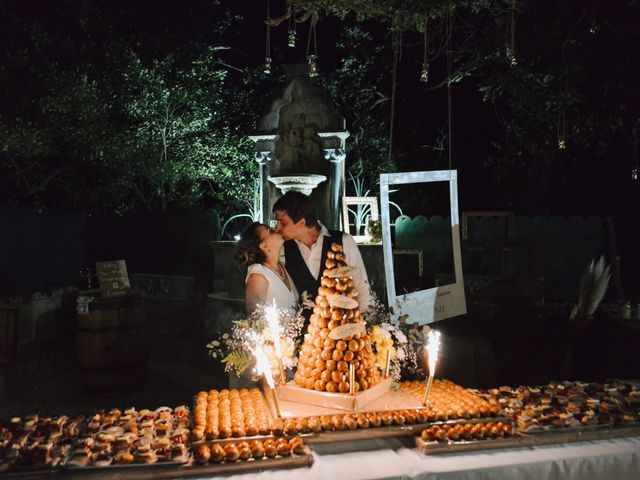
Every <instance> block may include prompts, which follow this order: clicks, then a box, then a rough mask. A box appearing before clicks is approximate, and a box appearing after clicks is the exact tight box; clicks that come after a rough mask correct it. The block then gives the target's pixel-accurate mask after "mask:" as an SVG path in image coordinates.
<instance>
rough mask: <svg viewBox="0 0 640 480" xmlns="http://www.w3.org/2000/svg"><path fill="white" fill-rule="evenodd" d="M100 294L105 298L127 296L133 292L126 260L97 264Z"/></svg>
mask: <svg viewBox="0 0 640 480" xmlns="http://www.w3.org/2000/svg"><path fill="white" fill-rule="evenodd" d="M96 270H97V271H98V281H99V282H100V293H101V294H102V296H103V297H116V296H118V295H125V294H127V293H129V291H130V290H131V284H130V283H129V275H128V274H127V263H126V262H125V261H124V260H114V261H112V262H96Z"/></svg>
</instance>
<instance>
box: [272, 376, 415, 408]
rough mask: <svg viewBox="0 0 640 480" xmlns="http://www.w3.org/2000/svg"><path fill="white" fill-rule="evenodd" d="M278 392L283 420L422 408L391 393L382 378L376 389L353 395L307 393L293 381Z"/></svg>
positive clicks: (396, 392)
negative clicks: (345, 413)
mask: <svg viewBox="0 0 640 480" xmlns="http://www.w3.org/2000/svg"><path fill="white" fill-rule="evenodd" d="M278 390H279V394H278V399H279V403H280V411H281V413H282V416H283V417H285V418H287V417H308V416H315V415H330V414H334V413H344V412H370V411H378V410H399V409H407V408H418V407H421V405H420V403H419V402H418V401H417V400H416V399H415V398H414V397H413V396H412V395H410V394H409V393H407V392H405V391H402V390H393V389H392V388H391V379H390V378H386V379H383V380H381V381H380V383H379V384H378V385H376V386H375V387H372V388H369V389H367V390H365V391H363V392H358V393H356V394H354V395H350V394H348V393H346V394H345V393H329V392H318V391H316V390H308V389H306V388H301V387H298V386H297V385H295V383H294V382H289V383H288V384H286V385H284V386H281V387H280V388H279V389H278ZM269 397H270V396H269V395H266V398H267V399H268V401H269V403H270V404H271V403H272V399H271V398H269ZM270 406H272V407H273V405H270Z"/></svg>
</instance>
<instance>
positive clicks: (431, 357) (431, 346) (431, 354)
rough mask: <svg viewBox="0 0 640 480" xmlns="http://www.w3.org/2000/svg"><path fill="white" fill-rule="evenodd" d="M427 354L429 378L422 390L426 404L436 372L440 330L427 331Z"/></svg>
mask: <svg viewBox="0 0 640 480" xmlns="http://www.w3.org/2000/svg"><path fill="white" fill-rule="evenodd" d="M425 348H426V350H427V354H428V358H427V363H428V366H429V379H428V380H427V388H426V389H425V391H424V400H423V401H422V403H423V404H424V405H426V404H427V400H428V399H429V394H430V393H431V387H432V386H433V377H434V375H435V372H436V362H437V361H438V353H439V352H440V332H436V331H435V330H431V331H429V335H428V336H427V345H426V346H425Z"/></svg>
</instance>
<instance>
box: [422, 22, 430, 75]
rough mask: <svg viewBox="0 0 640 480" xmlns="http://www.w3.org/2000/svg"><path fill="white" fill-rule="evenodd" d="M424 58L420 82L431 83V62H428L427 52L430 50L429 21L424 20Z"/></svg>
mask: <svg viewBox="0 0 640 480" xmlns="http://www.w3.org/2000/svg"><path fill="white" fill-rule="evenodd" d="M423 43H424V57H423V59H422V72H421V73H420V81H421V82H428V81H429V62H428V61H427V52H428V50H429V37H428V35H427V19H426V18H425V19H424V39H423Z"/></svg>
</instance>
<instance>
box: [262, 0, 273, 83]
mask: <svg viewBox="0 0 640 480" xmlns="http://www.w3.org/2000/svg"><path fill="white" fill-rule="evenodd" d="M265 23H266V24H267V39H266V42H265V54H264V64H263V65H262V72H263V73H265V74H267V75H269V74H270V73H271V12H270V0H267V21H266V22H265Z"/></svg>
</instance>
